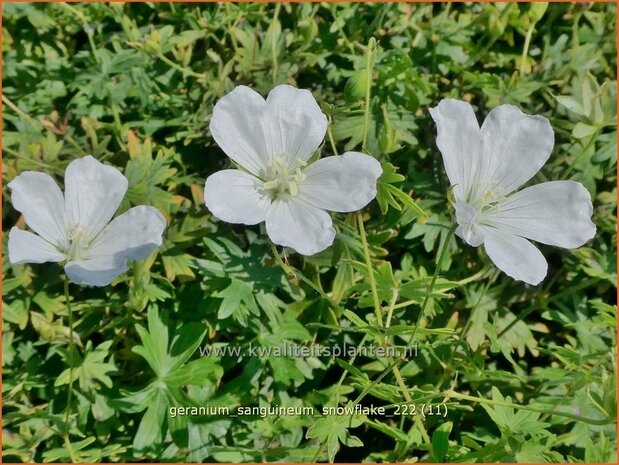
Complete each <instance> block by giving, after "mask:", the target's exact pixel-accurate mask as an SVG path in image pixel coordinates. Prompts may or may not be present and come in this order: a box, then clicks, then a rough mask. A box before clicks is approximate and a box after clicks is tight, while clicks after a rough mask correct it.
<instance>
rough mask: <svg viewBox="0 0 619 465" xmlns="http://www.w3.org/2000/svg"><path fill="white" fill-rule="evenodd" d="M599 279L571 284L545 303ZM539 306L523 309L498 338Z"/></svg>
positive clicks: (545, 302)
mask: <svg viewBox="0 0 619 465" xmlns="http://www.w3.org/2000/svg"><path fill="white" fill-rule="evenodd" d="M598 281H599V279H598V278H589V279H587V280H585V281H583V282H581V283H580V284H576V285H574V286H570V287H569V288H567V289H566V290H564V291H563V292H559V293H558V294H555V295H554V296H552V297H551V298H549V299H546V300H544V302H543V303H544V304H549V303H552V302H555V301H557V300H559V299H562V298H563V297H565V296H567V295H570V294H573V293H575V292H578V291H580V290H581V289H584V288H586V287H589V286H590V285H592V284H595V283H596V282H598ZM537 308H538V306H537V304H533V305H531V306H529V307H528V308H527V309H526V310H523V311H522V312H520V313H519V314H518V316H517V317H516V318H514V319H513V320H512V321H511V322H510V323H509V324H508V325H507V326H506V327H505V328H503V329H502V330H501V331H500V332H499V334H497V339H500V338H501V337H502V336H503V335H504V334H505V333H507V331H509V330H510V329H512V328H513V327H514V325H515V324H516V323H518V322H519V321H521V320H524V319H525V318H526V317H528V316H529V315H530V314H531V313H533V311H535V310H536V309H537Z"/></svg>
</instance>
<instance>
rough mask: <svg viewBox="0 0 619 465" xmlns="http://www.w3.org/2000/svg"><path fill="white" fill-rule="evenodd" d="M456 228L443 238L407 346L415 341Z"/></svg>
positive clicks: (450, 229)
mask: <svg viewBox="0 0 619 465" xmlns="http://www.w3.org/2000/svg"><path fill="white" fill-rule="evenodd" d="M457 227H458V225H457V224H456V223H454V224H453V225H452V226H451V228H449V231H448V232H447V235H446V236H445V240H444V241H443V245H442V247H441V251H440V253H439V256H438V261H437V262H436V268H435V269H434V274H433V275H432V280H431V281H430V286H429V287H428V292H427V293H426V296H425V297H424V299H423V303H422V304H421V308H420V309H419V315H417V322H416V323H415V327H414V328H413V333H412V334H411V337H410V339H409V344H411V343H412V342H413V340H414V339H415V334H416V333H417V329H418V328H419V323H420V322H421V317H422V316H423V314H424V313H425V311H426V307H427V306H428V302H429V301H430V296H431V295H432V291H434V285H435V284H436V280H437V279H438V274H439V273H440V271H441V268H442V267H443V261H444V260H445V256H446V255H447V248H448V247H449V242H450V241H451V237H452V236H453V234H454V232H456V228H457Z"/></svg>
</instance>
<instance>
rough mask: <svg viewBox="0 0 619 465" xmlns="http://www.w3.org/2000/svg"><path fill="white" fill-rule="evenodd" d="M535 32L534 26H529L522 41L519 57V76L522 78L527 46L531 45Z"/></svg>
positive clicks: (527, 51)
mask: <svg viewBox="0 0 619 465" xmlns="http://www.w3.org/2000/svg"><path fill="white" fill-rule="evenodd" d="M533 31H535V24H531V27H529V29H528V30H527V35H526V37H525V39H524V48H523V49H522V56H521V57H520V76H521V77H522V76H524V67H525V66H526V61H527V55H528V54H529V45H530V44H531V36H533Z"/></svg>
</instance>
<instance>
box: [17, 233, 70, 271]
mask: <svg viewBox="0 0 619 465" xmlns="http://www.w3.org/2000/svg"><path fill="white" fill-rule="evenodd" d="M65 258H66V257H65V255H64V254H63V253H61V252H59V251H58V250H57V249H56V248H55V247H54V246H53V245H52V244H50V243H49V242H47V241H45V240H44V239H42V238H41V237H39V236H37V235H36V234H32V233H31V232H29V231H23V230H21V229H19V228H16V227H13V228H11V231H10V232H9V261H10V262H11V263H13V264H21V263H45V262H61V261H62V260H64V259H65Z"/></svg>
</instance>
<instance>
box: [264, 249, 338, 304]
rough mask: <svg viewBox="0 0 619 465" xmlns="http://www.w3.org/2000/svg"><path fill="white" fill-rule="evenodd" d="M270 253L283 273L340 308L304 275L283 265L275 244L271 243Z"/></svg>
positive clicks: (293, 268)
mask: <svg viewBox="0 0 619 465" xmlns="http://www.w3.org/2000/svg"><path fill="white" fill-rule="evenodd" d="M271 251H272V252H273V258H274V259H275V261H276V262H277V264H278V265H279V266H280V267H281V268H282V270H284V273H286V274H288V275H292V276H294V277H296V278H298V279H299V280H301V281H303V282H304V283H305V284H307V285H308V286H309V287H311V288H312V289H313V290H315V291H316V292H317V293H318V294H320V296H321V297H322V298H323V299H325V300H326V301H327V302H329V303H330V304H331V305H332V306H333V307H334V308H336V309H337V308H339V307H340V306H339V305H338V304H336V303H335V302H333V300H332V299H331V297H329V296H328V295H327V293H326V292H325V291H323V290H322V289H321V288H320V287H318V286H317V285H316V284H314V283H313V282H312V281H311V280H310V279H308V278H306V277H305V275H304V274H303V273H302V272H301V271H300V270H297V269H296V268H295V267H293V266H290V265H288V264H287V263H284V261H283V260H282V257H281V256H280V255H279V252H278V251H277V247H275V244H273V243H271Z"/></svg>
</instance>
